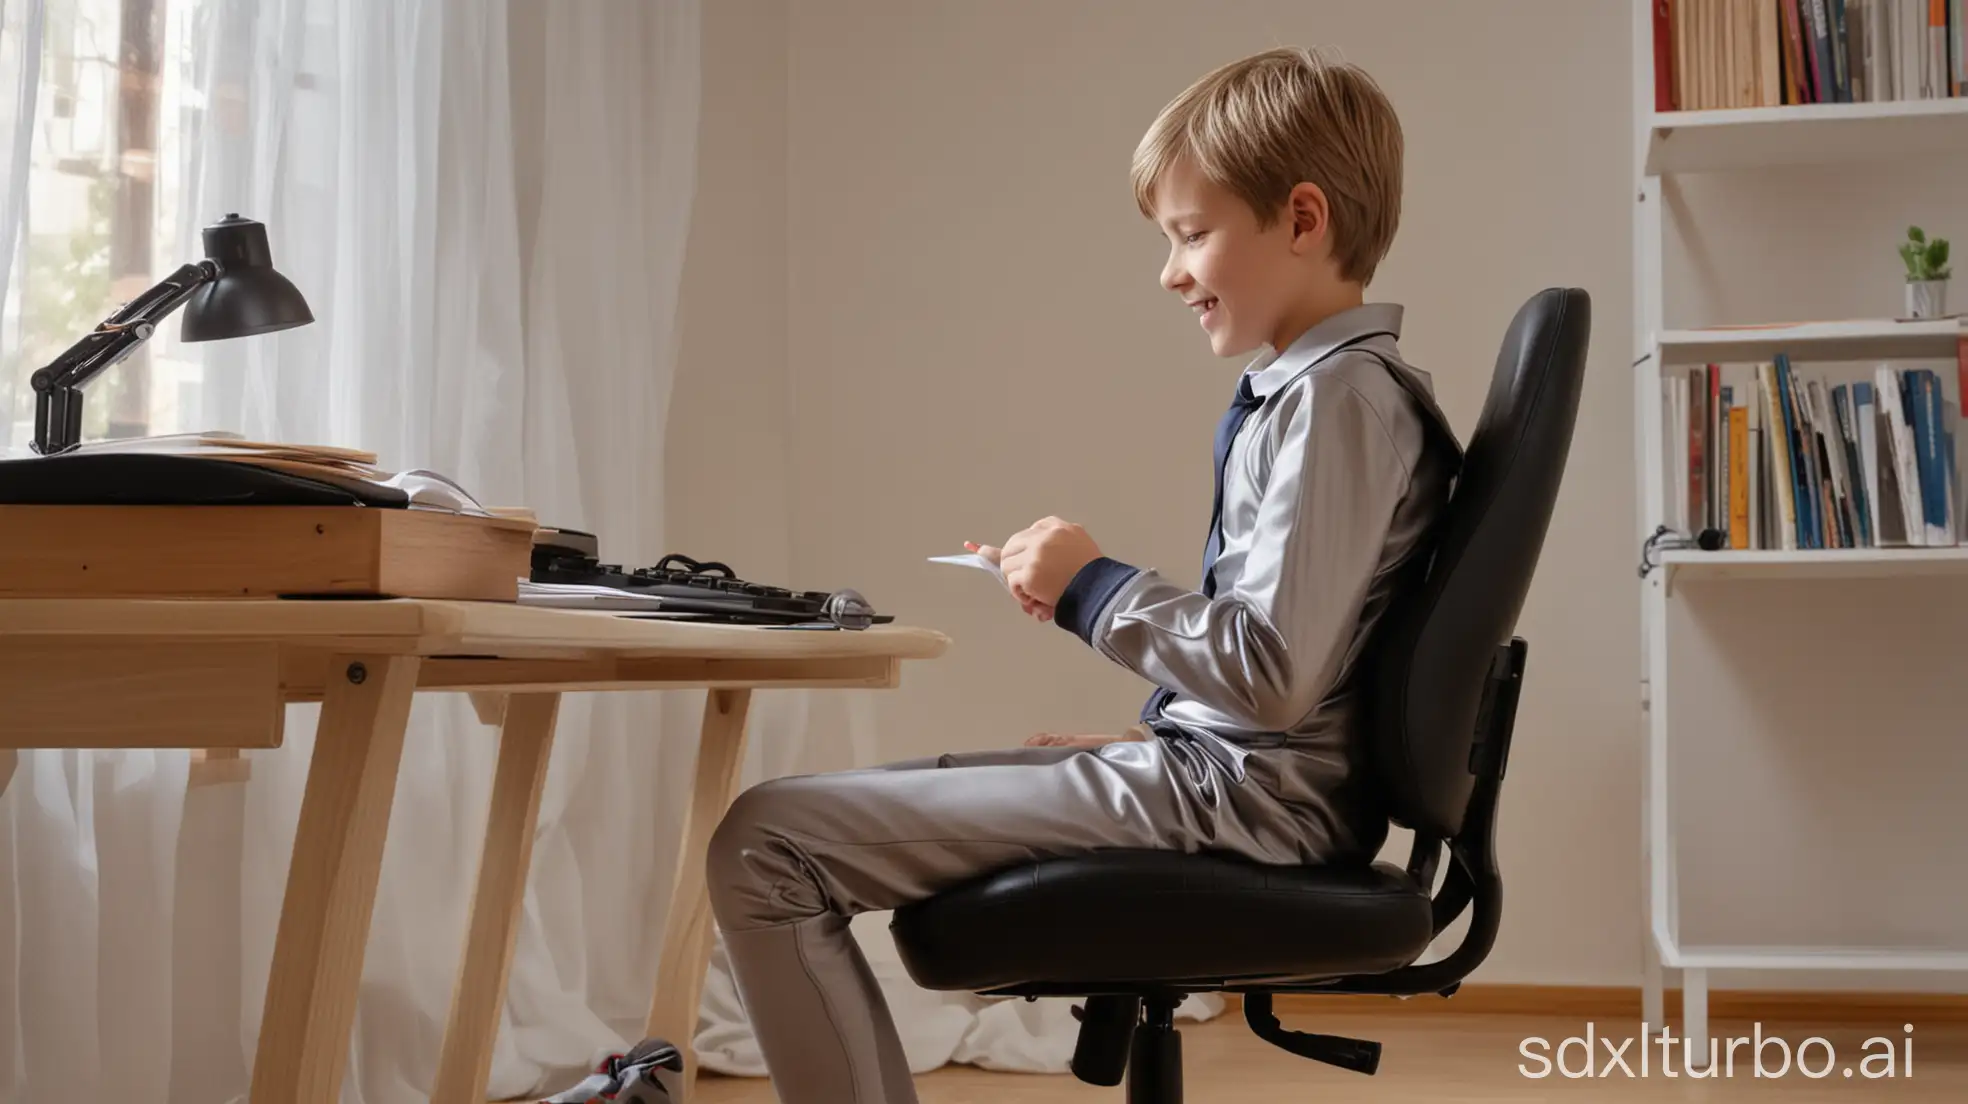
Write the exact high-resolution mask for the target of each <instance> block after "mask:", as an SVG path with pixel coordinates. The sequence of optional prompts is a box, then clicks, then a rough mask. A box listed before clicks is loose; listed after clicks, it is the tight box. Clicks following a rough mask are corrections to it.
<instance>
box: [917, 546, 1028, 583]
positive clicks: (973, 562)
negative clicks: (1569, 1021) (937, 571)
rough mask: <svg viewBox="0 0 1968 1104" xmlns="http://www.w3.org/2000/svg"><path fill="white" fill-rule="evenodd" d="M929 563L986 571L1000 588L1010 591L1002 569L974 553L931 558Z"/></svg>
mask: <svg viewBox="0 0 1968 1104" xmlns="http://www.w3.org/2000/svg"><path fill="white" fill-rule="evenodd" d="M929 562H930V563H946V564H956V565H957V566H958V567H974V568H977V569H978V570H979V571H988V572H990V573H991V574H992V575H993V576H994V577H996V579H997V580H998V584H999V585H1000V586H1003V587H1004V588H1005V589H1006V590H1010V589H1011V584H1009V583H1007V582H1005V577H1004V571H1003V569H1001V568H999V567H998V565H997V564H994V563H992V562H991V561H990V560H987V559H985V558H984V557H983V556H981V555H979V554H978V553H976V552H965V553H964V554H963V555H961V556H931V557H930V558H929Z"/></svg>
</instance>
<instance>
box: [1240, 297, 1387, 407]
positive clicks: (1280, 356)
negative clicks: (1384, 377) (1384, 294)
mask: <svg viewBox="0 0 1968 1104" xmlns="http://www.w3.org/2000/svg"><path fill="white" fill-rule="evenodd" d="M1401 316H1402V308H1401V306H1400V305H1399V304H1397V303H1363V304H1361V305H1360V306H1357V307H1353V308H1351V309H1348V310H1343V311H1341V312H1339V313H1338V314H1335V315H1333V316H1332V317H1331V318H1328V319H1326V320H1325V321H1323V322H1320V323H1319V324H1318V325H1316V326H1313V327H1312V328H1311V329H1309V330H1307V331H1305V332H1304V333H1303V334H1301V335H1299V338H1298V340H1296V341H1294V342H1292V343H1291V345H1290V346H1289V347H1288V348H1286V349H1284V350H1282V351H1279V350H1271V349H1267V350H1265V352H1264V353H1263V354H1261V355H1260V356H1258V358H1257V359H1256V360H1253V361H1251V363H1250V366H1249V367H1247V368H1245V369H1244V374H1245V375H1247V376H1250V377H1251V381H1250V382H1251V394H1253V395H1256V396H1257V397H1259V398H1265V397H1267V396H1269V395H1270V394H1271V393H1272V392H1273V391H1276V390H1277V389H1278V388H1280V387H1283V386H1284V385H1285V384H1286V383H1287V382H1289V381H1290V380H1291V379H1292V378H1293V377H1295V376H1297V375H1298V374H1299V373H1300V372H1303V371H1304V370H1305V369H1306V368H1307V367H1308V366H1310V365H1311V364H1312V363H1313V362H1315V361H1317V360H1318V359H1319V358H1321V357H1323V356H1325V355H1326V354H1328V353H1330V352H1332V351H1333V350H1334V349H1336V348H1338V347H1339V346H1340V345H1343V344H1346V343H1347V342H1351V341H1354V340H1355V339H1356V338H1362V337H1366V340H1365V341H1361V342H1359V343H1360V344H1379V343H1381V342H1386V343H1390V344H1391V342H1392V341H1393V340H1394V339H1396V338H1399V337H1400V336H1401ZM1377 333H1378V334H1386V335H1388V336H1387V337H1385V338H1380V339H1376V338H1374V337H1367V336H1366V335H1370V334H1377ZM1383 351H1386V352H1392V351H1393V350H1392V349H1391V348H1387V347H1386V346H1385V345H1383Z"/></svg>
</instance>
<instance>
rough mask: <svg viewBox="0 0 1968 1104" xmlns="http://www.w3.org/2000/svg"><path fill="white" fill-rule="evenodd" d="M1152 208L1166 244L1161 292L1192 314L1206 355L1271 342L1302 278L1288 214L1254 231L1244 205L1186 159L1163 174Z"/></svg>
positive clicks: (1300, 250) (1300, 253) (1299, 249)
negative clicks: (1168, 293)
mask: <svg viewBox="0 0 1968 1104" xmlns="http://www.w3.org/2000/svg"><path fill="white" fill-rule="evenodd" d="M1154 209H1155V218H1156V222H1158V223H1159V224H1160V225H1161V228H1162V232H1163V234H1164V235H1165V236H1166V237H1167V238H1168V240H1169V258H1168V263H1167V264H1166V265H1164V266H1163V267H1162V286H1163V287H1165V288H1167V289H1169V290H1170V291H1173V292H1175V293H1176V294H1177V295H1180V296H1181V297H1182V301H1183V302H1184V303H1186V304H1188V305H1189V308H1190V310H1192V311H1194V312H1195V313H1196V315H1197V319H1198V321H1199V322H1200V323H1201V324H1202V327H1203V332H1204V333H1206V334H1208V335H1209V342H1210V349H1211V350H1212V351H1214V352H1215V353H1216V355H1217V356H1220V357H1224V356H1236V355H1240V354H1243V353H1248V352H1250V351H1251V350H1253V349H1256V348H1257V347H1259V346H1261V345H1265V344H1272V343H1274V342H1275V341H1276V340H1277V339H1278V337H1279V334H1280V332H1281V331H1282V330H1283V329H1284V328H1285V327H1286V326H1287V324H1288V323H1287V315H1288V314H1289V313H1290V311H1291V310H1292V307H1293V305H1294V304H1295V303H1296V302H1297V301H1298V300H1299V299H1301V298H1302V297H1303V292H1304V284H1305V281H1306V279H1307V265H1306V263H1305V262H1306V259H1307V258H1306V256H1305V255H1304V246H1305V243H1304V242H1303V241H1298V242H1297V243H1296V246H1295V242H1294V237H1295V235H1294V225H1293V219H1292V218H1291V216H1290V214H1289V213H1288V212H1285V211H1283V210H1282V209H1281V211H1280V214H1279V217H1278V218H1276V219H1274V220H1273V221H1272V223H1271V225H1270V226H1269V227H1266V228H1263V229H1260V228H1259V227H1258V224H1257V215H1256V213H1255V212H1253V211H1252V210H1251V209H1250V205H1249V204H1247V203H1245V202H1244V201H1243V200H1242V199H1239V198H1238V197H1237V196H1236V195H1235V194H1233V193H1231V192H1229V191H1227V190H1225V189H1223V188H1219V187H1217V186H1216V185H1215V184H1212V183H1211V182H1210V181H1209V180H1208V179H1207V178H1206V177H1204V176H1203V174H1202V171H1201V170H1200V169H1198V168H1197V167H1196V166H1195V164H1194V163H1193V162H1191V161H1190V160H1189V159H1188V158H1186V157H1185V158H1179V159H1177V160H1176V161H1175V162H1174V163H1173V164H1171V165H1170V166H1169V168H1168V171H1167V172H1165V173H1163V174H1162V178H1161V180H1160V181H1159V182H1158V183H1157V185H1156V188H1155V195H1154ZM1277 347H1278V348H1280V349H1282V348H1283V346H1282V345H1280V346H1277Z"/></svg>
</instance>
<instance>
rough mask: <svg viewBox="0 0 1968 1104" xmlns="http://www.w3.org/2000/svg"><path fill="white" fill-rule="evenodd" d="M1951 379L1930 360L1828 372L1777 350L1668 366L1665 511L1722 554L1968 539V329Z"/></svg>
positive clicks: (1963, 541)
mask: <svg viewBox="0 0 1968 1104" xmlns="http://www.w3.org/2000/svg"><path fill="white" fill-rule="evenodd" d="M1828 371H1829V369H1827V370H1826V372H1828ZM1848 371H1849V370H1848ZM1953 374H1954V375H1955V377H1956V378H1955V389H1954V393H1953V394H1949V392H1948V388H1947V387H1946V379H1945V377H1944V375H1943V373H1942V372H1940V371H1938V370H1936V369H1934V368H1932V367H1925V366H1902V365H1897V364H1894V363H1891V362H1880V363H1877V364H1875V365H1873V366H1872V367H1871V369H1870V370H1869V372H1861V373H1860V374H1859V375H1858V377H1857V378H1831V377H1829V376H1828V375H1827V374H1826V373H1825V372H1814V371H1812V370H1809V369H1800V366H1799V364H1798V363H1797V362H1796V361H1794V360H1793V359H1792V358H1791V356H1790V355H1789V354H1787V353H1778V354H1776V355H1775V356H1774V357H1773V358H1772V359H1770V360H1764V361H1752V362H1748V363H1726V364H1719V363H1711V364H1704V365H1696V366H1692V367H1689V368H1688V369H1686V370H1685V371H1680V372H1670V373H1668V374H1666V375H1664V376H1663V377H1662V380H1661V384H1662V388H1663V393H1662V396H1661V398H1662V407H1661V410H1662V415H1663V416H1662V418H1661V423H1662V431H1663V434H1664V437H1665V439H1664V441H1663V442H1662V444H1663V451H1662V455H1663V456H1664V458H1665V460H1666V467H1667V470H1666V471H1665V472H1664V473H1663V475H1664V477H1665V479H1666V483H1665V487H1666V492H1667V493H1666V496H1665V498H1666V507H1667V512H1668V515H1669V516H1668V517H1667V518H1666V519H1665V520H1666V521H1667V523H1668V524H1669V525H1670V526H1672V527H1674V528H1676V529H1679V530H1681V531H1683V532H1689V533H1693V532H1699V531H1700V530H1703V529H1713V530H1715V531H1717V532H1718V533H1720V534H1721V536H1722V548H1723V549H1726V550H1757V551H1760V550H1766V549H1767V550H1777V549H1781V550H1786V551H1788V550H1796V549H1858V548H1935V547H1952V546H1955V545H1960V544H1968V497H1964V494H1965V493H1968V491H1965V490H1964V489H1965V488H1968V478H1964V475H1965V474H1968V473H1964V472H1963V471H1962V467H1961V464H1962V462H1964V461H1968V455H1964V454H1968V446H1964V447H1963V448H1962V449H1959V450H1957V448H1956V446H1955V438H1956V436H1957V427H1958V426H1959V425H1960V423H1961V408H1960V396H1961V394H1962V393H1963V392H1964V390H1968V337H1963V338H1962V339H1960V341H1959V342H1958V351H1957V356H1956V367H1955V371H1954V373H1953ZM1958 458H1959V459H1958Z"/></svg>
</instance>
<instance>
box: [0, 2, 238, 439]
mask: <svg viewBox="0 0 1968 1104" xmlns="http://www.w3.org/2000/svg"><path fill="white" fill-rule="evenodd" d="M45 3H46V14H45V21H44V24H43V38H42V44H41V56H40V76H39V85H38V87H39V91H38V98H37V103H36V105H35V111H34V118H33V121H32V126H33V133H32V149H31V154H30V163H29V168H28V177H27V192H26V201H25V209H24V212H23V225H22V227H21V232H20V237H19V240H18V242H17V245H16V251H15V255H14V257H13V258H12V259H11V260H12V265H13V268H12V278H11V279H10V280H9V281H8V286H7V297H6V301H5V303H4V307H0V310H3V311H4V313H0V447H15V448H24V447H25V446H26V445H27V444H28V442H30V441H31V440H33V437H34V389H33V387H32V385H31V384H30V383H29V377H30V376H32V375H33V373H34V371H35V370H36V369H38V368H40V367H42V366H44V365H46V364H47V363H48V362H49V361H50V360H52V359H54V358H55V357H56V356H59V355H60V354H61V352H62V351H63V350H65V349H67V348H68V347H69V346H70V345H72V344H74V343H75V342H76V341H77V340H78V339H80V338H81V337H82V336H83V335H84V334H85V333H87V332H88V331H90V330H92V329H94V328H95V327H96V325H97V324H98V323H99V322H101V321H102V320H103V319H104V318H106V317H108V316H109V315H110V314H111V313H113V312H114V311H115V310H116V309H117V307H119V306H121V305H122V304H123V303H125V302H127V301H129V300H130V299H132V298H134V297H136V296H137V295H139V294H141V293H142V292H143V291H144V290H145V289H147V288H149V287H150V286H151V285H152V284H153V283H155V282H156V281H157V279H158V277H159V276H161V275H162V274H164V273H168V272H170V271H172V270H174V269H176V268H177V267H178V266H179V265H180V264H182V263H184V262H185V261H187V260H192V259H195V258H196V257H198V256H200V255H202V250H201V248H200V244H199V241H198V237H197V227H198V225H200V223H199V222H198V221H197V220H196V219H190V220H187V219H184V218H181V217H180V207H181V203H180V194H181V191H182V186H183V179H182V178H183V172H182V166H183V165H184V164H185V163H186V159H185V158H184V157H183V156H182V152H181V144H180V135H181V134H182V133H184V132H185V131H186V129H187V126H186V124H187V123H188V122H190V121H191V120H192V119H193V118H194V117H195V113H196V112H198V111H199V110H200V109H201V105H200V104H199V103H198V102H197V98H198V97H197V91H196V85H195V83H194V81H193V79H192V75H193V74H192V68H191V36H192V32H193V29H194V26H195V23H194V21H195V20H196V19H197V17H198V14H199V9H200V7H201V5H203V4H204V3H206V0H45ZM19 6H20V5H10V7H11V8H14V9H18V8H19ZM208 221H209V220H208ZM187 225H189V226H190V227H191V229H190V230H189V232H187V231H186V230H185V228H184V227H185V226H187ZM182 317H183V316H182V314H181V313H178V314H173V315H172V316H171V318H170V319H169V320H167V322H166V323H165V325H164V326H162V327H160V328H159V330H158V332H157V334H156V335H155V336H153V337H152V339H151V340H150V341H148V342H146V343H145V344H144V345H142V346H140V347H139V348H138V349H137V351H136V352H135V353H133V354H131V356H130V357H129V358H128V359H126V360H124V361H123V362H122V363H121V364H118V365H116V366H114V367H112V368H110V369H109V370H108V371H106V372H104V373H102V374H101V375H100V376H97V377H96V378H95V379H94V380H93V381H92V382H91V383H90V384H89V385H88V387H87V389H86V390H85V393H84V394H85V398H84V404H83V424H82V431H83V437H84V438H85V439H90V438H99V437H134V436H144V435H149V434H157V433H176V432H184V431H188V430H194V429H202V428H205V427H204V426H203V425H201V424H199V413H200V391H199V388H200V380H201V372H200V367H199V363H198V360H197V358H196V353H195V351H193V352H187V351H186V350H184V349H181V348H180V346H179V344H178V342H177V326H178V323H179V322H180V321H181V319H182Z"/></svg>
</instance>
